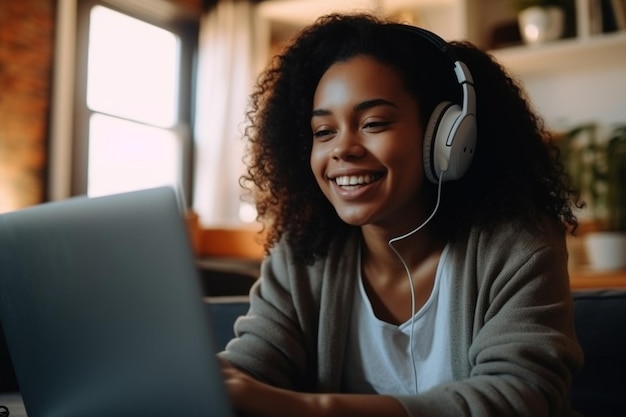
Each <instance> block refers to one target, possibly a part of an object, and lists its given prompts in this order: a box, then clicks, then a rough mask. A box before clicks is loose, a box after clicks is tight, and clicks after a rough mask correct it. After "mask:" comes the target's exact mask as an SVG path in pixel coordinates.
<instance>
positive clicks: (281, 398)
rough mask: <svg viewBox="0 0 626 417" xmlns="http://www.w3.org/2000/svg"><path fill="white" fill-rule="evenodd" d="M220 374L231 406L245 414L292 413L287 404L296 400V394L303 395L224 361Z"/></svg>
mask: <svg viewBox="0 0 626 417" xmlns="http://www.w3.org/2000/svg"><path fill="white" fill-rule="evenodd" d="M222 374H223V377H224V382H225V384H226V389H227V390H228V393H229V395H230V399H231V402H232V404H233V406H234V407H235V409H236V410H237V411H238V412H240V413H243V414H244V415H246V416H250V417H252V416H254V417H262V416H272V417H279V416H284V417H287V416H289V415H293V414H290V411H289V409H288V408H289V406H288V405H289V404H290V403H292V402H294V401H296V402H297V397H298V395H304V394H298V393H295V392H292V391H287V390H281V389H278V388H276V387H272V386H270V385H267V384H264V383H262V382H260V381H257V380H256V379H254V378H252V377H251V376H250V375H248V374H246V373H245V372H242V371H240V370H238V369H237V368H235V367H234V366H232V365H231V364H230V363H228V362H225V361H223V362H222Z"/></svg>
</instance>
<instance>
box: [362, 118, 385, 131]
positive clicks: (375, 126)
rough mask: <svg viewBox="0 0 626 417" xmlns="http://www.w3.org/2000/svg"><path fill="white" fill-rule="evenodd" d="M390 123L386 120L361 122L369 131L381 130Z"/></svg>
mask: <svg viewBox="0 0 626 417" xmlns="http://www.w3.org/2000/svg"><path fill="white" fill-rule="evenodd" d="M390 124H391V122H388V121H386V120H368V121H366V122H365V123H364V124H363V129H364V130H367V131H369V132H374V133H376V132H382V131H384V130H386V129H387V127H388V126H389V125H390Z"/></svg>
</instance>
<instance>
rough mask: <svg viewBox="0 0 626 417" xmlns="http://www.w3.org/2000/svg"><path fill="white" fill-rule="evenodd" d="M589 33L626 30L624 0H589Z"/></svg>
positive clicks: (625, 1) (625, 5) (625, 3)
mask: <svg viewBox="0 0 626 417" xmlns="http://www.w3.org/2000/svg"><path fill="white" fill-rule="evenodd" d="M588 5H589V9H588V16H589V31H590V33H591V34H599V33H609V32H616V31H619V30H626V0H589V2H588Z"/></svg>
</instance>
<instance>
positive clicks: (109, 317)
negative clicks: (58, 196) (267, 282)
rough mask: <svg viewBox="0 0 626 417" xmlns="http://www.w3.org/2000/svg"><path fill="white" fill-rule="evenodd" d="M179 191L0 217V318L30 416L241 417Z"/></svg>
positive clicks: (81, 201)
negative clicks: (228, 386) (226, 379)
mask: <svg viewBox="0 0 626 417" xmlns="http://www.w3.org/2000/svg"><path fill="white" fill-rule="evenodd" d="M207 310H208V309H206V308H205V307H204V306H203V302H202V294H201V290H200V282H199V279H198V276H197V269H196V266H195V264H194V260H193V255H192V251H191V246H190V242H189V238H188V234H187V230H186V228H185V225H184V221H183V219H182V217H181V215H180V212H179V209H178V207H177V201H176V194H175V192H174V190H173V189H172V188H169V187H160V188H155V189H150V190H142V191H135V192H129V193H123V194H118V195H113V196H105V197H97V198H87V197H75V198H72V199H68V200H64V201H60V202H52V203H45V204H42V205H39V206H35V207H31V208H27V209H24V210H21V211H17V212H12V213H7V214H4V215H2V216H0V320H1V322H2V326H3V328H4V332H5V336H6V339H7V345H8V347H9V351H10V353H11V357H12V360H13V365H14V368H15V372H16V375H17V379H18V383H19V386H20V391H21V393H22V397H23V399H24V404H25V407H26V411H27V413H28V415H29V417H52V416H54V417H100V416H102V417H113V416H115V417H123V416H129V417H131V416H132V417H158V416H163V417H165V416H167V417H171V416H185V417H194V416H198V417H200V416H202V417H206V416H232V415H233V412H232V411H231V408H230V403H229V401H228V396H227V393H226V390H225V387H224V386H223V381H222V377H221V371H220V368H219V364H218V362H217V359H216V357H215V354H216V340H215V336H214V334H213V326H212V323H211V321H210V317H209V316H208V315H207Z"/></svg>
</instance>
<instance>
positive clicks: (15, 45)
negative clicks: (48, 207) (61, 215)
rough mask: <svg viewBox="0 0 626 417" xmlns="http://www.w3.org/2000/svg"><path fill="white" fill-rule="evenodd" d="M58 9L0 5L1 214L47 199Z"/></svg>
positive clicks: (41, 4)
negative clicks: (55, 12) (53, 67)
mask: <svg viewBox="0 0 626 417" xmlns="http://www.w3.org/2000/svg"><path fill="white" fill-rule="evenodd" d="M54 7H55V1H54V0H8V1H4V0H3V1H1V2H0V213H1V212H6V211H10V210H14V209H17V208H21V207H26V206H29V205H32V204H36V203H38V202H40V201H42V200H43V199H44V198H45V196H44V188H45V186H44V183H45V168H46V143H47V136H48V113H49V104H50V83H51V70H52V52H53V39H54V33H53V32H54Z"/></svg>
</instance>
